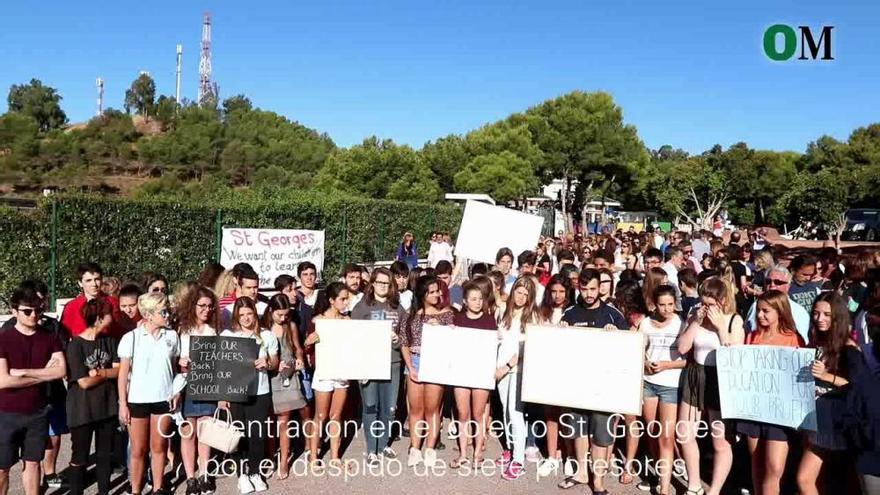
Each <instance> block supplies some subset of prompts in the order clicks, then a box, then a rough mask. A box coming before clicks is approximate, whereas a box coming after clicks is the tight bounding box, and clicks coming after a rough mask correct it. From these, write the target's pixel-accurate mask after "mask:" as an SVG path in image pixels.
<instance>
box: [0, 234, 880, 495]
mask: <svg viewBox="0 0 880 495" xmlns="http://www.w3.org/2000/svg"><path fill="white" fill-rule="evenodd" d="M452 252H453V250H452V247H451V242H450V239H449V236H448V234H447V235H444V234H442V233H435V234H434V236H433V239H432V242H431V244H430V250H429V256H428V258H429V266H427V267H424V268H422V267H419V266H418V256H419V254H420V252H419V251H418V249H417V247H416V244H415V240H414V238H413V236H412V234H409V233H407V234H406V235H405V236H404V238H403V240H402V242H401V244H400V248H399V249H398V252H397V256H396V261H395V262H394V263H393V264H391V265H390V267H388V268H385V267H377V268H374V269H372V270H367V269H366V268H364V267H363V266H359V265H356V264H349V265H346V266H345V268H344V269H343V270H342V272H341V273H340V274H338V275H339V276H338V279H337V278H336V277H328V276H326V274H324V275H325V276H324V277H323V278H324V281H319V279H320V278H321V275H322V274H320V273H318V272H317V269H316V267H315V265H313V264H312V263H309V262H304V263H302V264H300V265H299V266H298V268H297V271H296V273H290V274H285V275H281V276H278V277H277V278H276V279H275V281H274V290H273V291H263V292H261V291H260V287H259V280H260V275H259V274H258V273H256V272H255V271H254V269H253V267H251V266H250V265H248V264H246V263H241V264H238V265H235V266H234V267H223V266H220V265H218V264H215V263H212V264H209V265H208V266H206V267H205V268H204V270H203V272H202V273H201V275H200V276H199V278H198V279H197V280H192V281H176V282H178V283H177V284H176V285H173V286H172V284H171V283H170V282H169V281H168V280H167V279H166V278H165V277H164V276H162V275H160V274H156V273H147V274H144V277H143V279H142V280H140V281H137V282H136V283H132V282H124V283H123V282H120V280H118V279H116V278H114V277H111V276H109V275H110V274H105V273H104V272H103V270H102V269H101V267H100V266H99V265H98V264H96V263H91V262H90V263H84V264H82V265H80V266H79V267H78V270H77V273H76V277H77V283H78V285H79V287H80V289H81V293H80V294H79V295H77V297H76V298H74V299H73V300H71V301H70V302H68V303H67V304H66V305H65V306H64V309H63V312H62V314H61V315H60V318H59V319H54V318H50V317H49V316H47V315H46V314H45V313H44V312H45V311H46V310H47V306H48V300H47V296H48V289H47V287H46V285H45V284H44V283H42V282H40V281H35V280H27V281H24V282H22V283H21V284H20V286H19V287H18V288H17V289H16V290H15V291H14V293H13V294H12V296H11V298H10V300H9V302H10V306H11V308H12V319H10V320H8V321H7V322H6V323H5V324H4V326H3V328H2V330H0V494H5V493H6V491H7V489H8V486H9V473H10V469H11V468H13V467H14V466H15V465H16V464H18V463H19V462H20V463H21V464H22V466H23V470H22V473H23V474H22V476H23V484H24V487H25V490H26V492H27V493H28V494H29V495H32V494H37V493H39V492H40V489H41V486H48V487H49V488H58V487H60V486H62V484H63V483H65V484H67V485H68V486H69V489H70V492H71V493H73V494H74V495H79V494H81V493H83V491H84V489H85V488H86V486H87V485H88V484H89V483H90V480H89V476H88V475H87V467H88V466H89V464H90V462H91V461H90V459H91V458H90V455H91V453H92V451H93V450H94V453H95V456H94V463H95V470H94V477H95V479H96V483H97V489H98V493H99V494H106V493H109V491H110V480H111V476H112V474H113V473H114V472H116V473H120V474H123V473H124V474H126V475H127V478H128V483H129V493H131V494H134V495H140V494H141V493H144V491H145V487H146V486H147V485H148V484H149V485H150V486H151V489H152V492H153V493H156V494H160V495H161V494H164V493H170V490H171V487H170V486H169V483H168V480H167V477H166V473H167V472H168V471H169V467H170V466H177V465H182V466H183V470H184V472H185V476H186V482H185V493H186V494H187V495H210V494H212V493H214V491H215V490H216V482H215V479H216V476H217V473H212V472H211V469H210V468H209V464H210V461H211V459H212V458H214V457H216V456H218V455H220V453H219V452H217V451H212V449H211V447H209V446H208V445H206V444H205V443H202V442H201V441H200V440H199V436H198V432H199V431H200V429H199V425H200V424H201V423H203V422H205V421H208V420H210V419H211V418H213V417H214V415H215V413H217V412H218V411H226V412H228V413H229V415H230V416H231V418H234V419H235V420H237V421H240V422H241V423H242V424H251V423H259V424H263V423H266V422H274V424H275V425H276V427H277V433H278V434H276V435H272V434H269V432H267V431H264V430H262V429H259V428H257V429H253V428H245V431H244V433H245V437H244V439H243V440H242V442H241V443H240V445H239V448H238V450H237V451H236V452H235V454H234V456H235V457H236V458H237V459H238V460H239V461H240V462H239V463H238V464H237V466H238V467H237V471H236V473H235V475H236V476H237V478H238V489H239V491H240V492H241V493H251V492H261V491H265V490H267V489H268V481H269V480H268V479H267V473H266V472H265V470H264V469H263V467H264V466H265V462H266V461H267V460H268V461H269V462H270V463H272V465H273V470H274V474H275V476H277V477H278V478H279V479H284V478H287V477H288V476H289V475H290V463H291V461H292V443H293V442H301V443H302V444H303V445H304V449H305V453H304V457H305V458H306V459H307V461H308V462H309V465H310V466H312V467H316V468H317V467H321V466H323V465H324V464H325V458H327V459H326V464H327V465H329V466H334V467H336V468H337V469H340V470H345V469H347V466H346V463H345V462H344V461H343V451H342V445H343V442H342V440H343V438H342V437H343V435H344V433H343V429H342V428H340V427H339V426H340V424H341V423H342V422H344V421H346V420H350V419H356V420H357V421H359V422H360V424H361V425H362V426H363V448H364V456H365V462H366V463H367V464H368V465H371V466H375V465H381V464H382V463H383V462H389V461H391V460H396V459H398V455H399V454H398V453H397V451H396V450H395V448H394V445H395V444H396V442H400V441H401V439H402V438H408V442H407V443H408V444H407V445H406V447H405V451H404V452H402V453H401V454H400V456H401V457H400V459H401V460H402V461H403V460H405V463H406V465H407V466H410V467H416V466H434V465H435V464H436V463H438V462H440V459H439V457H442V454H440V453H439V452H442V451H444V450H446V449H447V448H448V449H449V451H455V453H453V454H452V458H451V459H449V462H448V464H449V466H450V467H451V468H453V469H463V468H468V469H474V470H478V469H483V468H484V467H485V466H486V465H487V464H489V465H491V466H494V467H496V468H497V469H499V470H500V472H501V476H502V478H503V479H505V480H509V481H514V480H517V479H519V478H520V477H522V476H523V474H524V473H526V472H527V470H529V469H534V470H535V471H536V474H537V475H538V476H541V477H550V476H560V478H561V479H560V480H559V482H558V486H559V488H560V489H572V488H577V487H587V486H589V487H590V488H591V489H592V491H593V493H597V494H604V493H607V490H606V485H605V479H606V478H607V477H608V474H609V471H611V470H610V469H609V467H610V466H612V465H613V461H614V460H619V461H621V463H622V464H621V465H622V466H623V470H622V472H621V473H620V479H619V481H620V483H622V484H632V483H636V481H637V479H638V481H639V483H638V484H639V488H640V489H643V490H645V491H651V492H653V493H657V494H670V493H674V488H673V486H672V479H673V474H674V473H675V466H676V465H678V464H677V463H680V465H681V466H683V469H682V472H681V473H680V474H683V478H684V479H686V480H687V487H686V490H687V494H688V495H701V494H703V493H709V494H711V495H716V494H719V493H721V491H722V488H723V487H724V486H725V483H726V482H728V477H729V474H730V472H731V468H732V466H733V464H734V460H735V455H736V452H737V449H736V448H735V447H736V446H737V444H738V442H744V443H745V445H746V447H747V451H748V454H749V456H750V466H751V469H750V472H751V480H752V486H750V487H741V488H748V489H750V490H751V491H752V493H753V494H755V495H772V494H776V493H780V491H781V490H783V487H784V485H785V482H786V481H785V479H786V476H787V475H788V478H789V479H792V480H793V481H794V484H795V485H796V489H797V490H798V491H799V492H800V493H805V494H809V493H833V492H836V491H837V490H832V489H830V488H829V484H828V480H829V479H834V480H835V483H839V484H838V485H837V487H838V488H839V487H840V486H857V487H858V486H860V487H861V489H862V490H863V492H864V493H869V494H878V493H880V436H878V434H880V347H876V346H875V343H874V342H875V339H876V338H878V332H880V269H878V260H877V258H876V255H875V254H872V253H870V252H864V253H858V254H856V255H853V256H846V257H842V256H841V254H840V253H839V252H838V250H836V249H834V248H829V249H825V250H822V251H821V252H819V253H817V255H814V254H810V253H789V252H786V251H785V250H784V249H781V248H779V247H777V246H773V245H771V244H770V243H769V242H768V241H767V240H766V239H765V238H764V236H763V233H762V232H760V231H755V232H750V233H748V234H747V235H745V236H743V237H742V238H741V237H740V235H739V234H738V233H737V232H734V233H729V234H728V235H725V236H724V237H723V238H722V237H718V236H716V235H714V233H712V232H708V231H697V232H694V233H690V234H688V233H683V232H672V233H669V234H663V233H661V232H654V231H652V230H650V229H649V230H648V231H646V232H638V233H637V232H635V231H629V232H621V231H618V232H614V233H611V234H602V235H589V236H575V235H568V236H561V237H558V238H546V239H545V238H541V239H540V241H539V244H538V245H537V246H536V247H535V249H534V250H531V251H525V252H522V253H517V254H515V253H513V252H511V250H509V249H506V248H502V249H500V250H499V251H498V254H497V257H496V259H495V263H494V264H487V263H473V262H469V261H468V260H462V259H459V260H455V259H454V257H453V256H452ZM172 289H173V290H172ZM264 289H265V288H264ZM270 292H271V293H270ZM320 319H352V320H391V321H392V328H393V332H394V335H393V336H392V338H391V341H390V344H389V345H390V346H391V356H392V357H391V360H390V363H389V366H390V377H391V379H390V380H368V381H349V380H331V379H315V377H314V376H313V375H312V372H313V371H314V369H315V367H316V353H315V348H316V346H317V345H319V344H320V341H321V338H320V335H319V334H318V333H317V332H316V331H315V321H316V320H320ZM438 324H439V325H450V326H452V327H454V328H455V327H467V328H476V329H482V330H486V331H491V332H495V333H496V334H497V338H498V354H497V361H496V373H495V379H496V387H495V388H494V389H491V390H487V389H478V388H466V387H447V386H444V385H440V384H434V383H426V382H422V381H421V380H420V379H419V365H420V355H421V343H422V332H423V328H424V326H425V325H438ZM531 324H541V325H559V326H568V327H587V328H599V329H605V330H608V331H634V332H640V333H642V334H643V335H644V341H645V356H646V359H645V367H644V380H643V407H642V414H641V417H639V416H634V415H620V414H614V411H587V410H576V409H570V408H563V407H556V406H552V405H541V404H530V403H524V402H523V401H522V400H521V394H520V381H521V377H520V371H521V369H522V359H523V341H524V338H525V333H526V328H527V326H528V325H531ZM217 335H219V336H227V337H236V338H241V339H252V340H254V341H255V342H256V343H257V345H258V347H259V354H258V356H257V358H256V359H255V361H254V363H253V367H254V369H255V383H254V386H253V387H252V388H251V389H252V392H253V394H252V395H250V396H249V398H248V399H247V400H246V401H244V402H231V401H218V402H210V401H200V400H195V399H193V398H192V397H188V396H187V393H186V380H187V373H188V371H189V368H190V364H191V355H190V344H191V340H192V338H193V337H200V336H217ZM732 345H775V346H788V347H811V348H814V349H815V350H816V358H815V361H813V363H812V365H811V368H810V372H811V373H812V375H813V377H814V380H815V383H816V408H817V411H818V413H817V417H818V418H819V424H818V429H817V431H809V432H807V431H797V430H793V429H791V428H787V427H782V426H778V425H773V424H769V423H762V422H758V421H740V420H737V421H731V420H729V419H723V418H722V411H721V405H720V399H719V389H718V373H717V369H716V361H715V352H716V351H717V350H718V349H719V348H721V347H722V346H732ZM589 379H590V377H560V380H570V383H571V386H572V387H577V383H578V382H579V381H581V380H589ZM609 386H613V384H610V385H609ZM358 403H359V405H360V414H355V416H356V417H354V418H349V417H346V415H352V411H353V408H352V404H358ZM493 418H495V419H496V420H497V421H498V422H499V423H500V424H502V425H503V428H501V431H500V433H499V435H498V436H499V437H500V439H501V446H502V449H503V452H502V455H501V456H500V457H499V458H498V459H494V460H487V459H485V458H484V455H485V452H486V445H487V442H488V440H489V438H490V435H491V434H493V428H492V426H491V425H492V424H493V421H492V419H493ZM445 419H446V421H444V420H445ZM449 420H452V421H449ZM537 421H542V422H544V423H545V424H546V427H547V428H546V432H547V435H546V436H544V437H543V438H538V437H537V436H536V434H535V431H536V429H535V428H532V427H531V424H532V423H534V422H537ZM395 422H398V423H399V424H402V428H398V429H395V428H394V424H395ZM291 424H301V425H302V426H303V427H302V428H300V429H291V428H289V426H290V425H291ZM444 424H446V425H447V426H448V429H449V430H451V432H452V433H454V438H455V445H452V446H450V447H447V446H445V445H444V444H443V441H442V440H443V435H442V431H443V428H444ZM645 425H657V427H656V428H655V429H654V430H652V434H646V431H647V430H646V428H645ZM707 425H708V430H709V431H710V435H708V441H702V440H701V438H703V437H702V436H701V434H700V433H701V431H703V430H706V427H707ZM376 426H378V427H376ZM183 432H185V434H183ZM290 432H296V433H290ZM64 435H69V444H70V449H71V455H70V466H69V469H68V470H67V472H66V476H65V478H66V479H62V478H61V476H60V475H59V472H58V471H57V468H58V466H57V465H56V464H57V458H58V454H59V449H60V448H61V445H62V437H63V436H64ZM93 443H94V449H92V445H93ZM325 445H327V447H325ZM616 448H618V449H616ZM398 449H400V447H399V446H398ZM707 449H708V450H707ZM709 450H711V452H709ZM325 451H326V453H325ZM640 453H645V454H647V456H648V457H649V458H650V459H652V460H653V463H652V464H651V465H652V466H653V467H652V469H649V470H645V471H637V470H634V469H633V468H632V466H633V465H634V462H633V461H634V460H635V459H636V458H637V457H638V456H639V455H640ZM707 455H708V456H711V458H712V463H711V464H712V466H711V471H710V473H708V476H705V477H704V475H703V473H702V472H701V468H702V467H704V466H703V464H702V463H701V461H700V458H701V456H707ZM832 464H833V465H839V466H845V467H846V469H844V470H841V471H839V472H834V473H830V472H828V469H826V468H827V466H829V465H832ZM787 469H788V470H792V469H793V471H789V472H786V470H787ZM704 479H705V480H707V486H708V488H707V489H706V488H704V486H703V480H704ZM840 483H842V484H840ZM850 483H852V484H850ZM704 490H705V492H704ZM845 491H846V490H845Z"/></svg>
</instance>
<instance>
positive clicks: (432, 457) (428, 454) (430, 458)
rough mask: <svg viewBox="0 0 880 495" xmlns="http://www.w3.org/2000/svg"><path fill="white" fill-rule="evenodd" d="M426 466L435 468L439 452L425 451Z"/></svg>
mask: <svg viewBox="0 0 880 495" xmlns="http://www.w3.org/2000/svg"><path fill="white" fill-rule="evenodd" d="M424 462H425V466H426V467H434V465H435V464H437V451H436V450H434V449H425V460H424Z"/></svg>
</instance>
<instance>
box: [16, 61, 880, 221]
mask: <svg viewBox="0 0 880 495" xmlns="http://www.w3.org/2000/svg"><path fill="white" fill-rule="evenodd" d="M155 88H156V85H155V83H154V81H153V80H152V79H151V78H150V76H149V75H147V74H141V75H139V76H138V77H137V78H136V79H135V80H134V81H133V82H132V84H131V86H130V87H129V89H128V90H126V92H125V99H124V107H125V108H124V110H123V111H120V110H114V109H108V110H106V111H105V112H104V113H103V115H101V116H100V117H95V118H93V119H91V120H90V121H89V122H87V123H84V124H81V125H70V124H69V122H68V119H67V116H66V114H65V112H64V110H63V107H62V103H63V99H62V96H61V95H60V94H59V93H58V91H57V90H56V89H54V88H52V87H50V86H48V85H45V84H43V82H41V81H39V80H36V79H33V80H31V81H30V82H27V83H23V84H17V85H13V86H12V87H11V88H10V90H9V94H8V98H7V102H8V107H9V110H8V111H7V113H5V114H3V115H0V192H2V193H4V194H5V195H17V196H28V195H31V196H32V195H36V194H38V193H39V192H40V191H41V190H42V189H43V188H46V187H51V188H56V189H58V190H61V191H78V192H80V191H85V192H92V193H100V194H108V195H126V196H135V197H147V196H171V197H174V196H185V197H189V198H194V197H195V198H198V197H211V196H212V195H218V194H223V193H225V192H228V191H230V190H232V189H236V188H252V189H257V190H267V191H272V190H279V189H294V190H306V189H307V190H315V191H319V192H320V191H334V192H341V193H344V194H348V195H352V196H364V197H373V198H381V199H394V200H413V201H423V202H434V201H438V200H440V199H441V198H442V195H443V193H445V192H473V193H486V194H489V195H491V196H492V197H493V198H495V199H496V200H498V201H499V202H503V203H509V204H512V205H517V204H522V201H524V199H525V198H527V197H529V196H534V195H536V194H537V193H538V192H539V191H540V188H541V186H542V185H544V184H548V183H550V182H551V181H553V180H561V181H563V184H564V193H562V194H560V197H559V198H558V204H557V206H558V207H559V208H561V209H562V210H563V211H564V212H566V213H569V214H573V216H574V217H577V216H578V212H580V211H581V209H582V207H583V205H584V203H585V201H586V200H587V199H589V198H593V197H602V196H603V195H604V196H608V197H613V198H615V199H618V200H620V201H622V202H623V204H624V205H625V206H626V208H627V209H646V210H654V211H657V212H658V213H660V214H661V215H663V216H664V217H666V218H670V219H671V218H676V217H679V218H682V219H686V218H688V217H690V218H696V216H697V215H698V214H699V212H700V211H701V208H698V206H701V207H702V206H703V205H705V204H709V203H712V202H718V203H719V204H723V205H724V207H726V208H727V209H728V210H729V211H730V213H731V217H732V220H733V221H734V222H736V223H739V224H757V223H769V224H775V225H781V224H783V223H787V224H788V225H793V224H797V223H798V222H799V221H800V220H802V219H808V220H813V221H817V222H831V221H833V220H834V218H836V216H837V215H838V214H839V213H840V212H842V211H843V210H844V209H845V208H847V207H854V206H876V205H878V204H880V123H875V124H871V125H869V126H866V127H860V128H858V129H855V130H853V132H852V133H851V135H850V136H849V138H848V139H847V140H846V141H838V140H836V139H834V138H832V137H829V136H818V137H817V138H816V140H815V141H813V142H811V143H806V144H805V149H804V151H803V152H802V153H801V152H796V151H790V152H776V151H766V150H756V149H752V148H750V147H749V146H748V144H746V143H737V144H734V145H732V146H730V147H729V148H727V149H724V148H722V147H721V146H720V145H715V146H713V147H712V148H711V149H709V150H707V151H705V152H703V153H701V154H699V155H690V154H688V153H686V152H684V151H682V150H680V149H677V148H675V146H674V145H665V146H662V147H660V148H659V149H657V150H651V149H648V148H647V147H646V146H645V145H644V143H643V142H642V141H641V139H640V138H639V135H638V131H637V129H636V128H635V126H634V125H632V124H631V123H628V122H626V121H625V119H624V113H623V109H622V108H620V106H618V105H617V104H616V103H615V102H614V99H613V97H612V95H610V94H608V93H601V92H582V91H574V92H571V93H568V94H565V95H562V96H559V97H557V98H553V99H550V100H547V101H545V102H542V103H539V104H537V105H535V106H533V107H531V108H528V109H524V110H523V111H521V112H517V113H514V114H512V115H510V116H508V117H507V118H505V119H503V120H500V121H497V122H491V123H487V124H486V125H484V126H482V127H480V128H479V129H475V130H473V131H471V132H468V133H466V134H463V135H458V134H452V135H449V136H444V137H439V138H437V139H435V140H432V141H429V142H428V143H425V145H424V146H422V147H421V148H420V149H415V148H412V147H410V146H407V145H402V144H398V143H395V142H394V141H393V140H392V139H389V138H383V137H377V136H369V137H367V138H365V139H364V140H363V142H361V143H360V144H357V145H354V146H351V147H348V148H341V147H339V146H337V145H336V144H335V143H334V142H333V140H332V139H331V138H330V136H328V135H327V134H326V133H321V132H320V131H318V130H315V129H310V128H308V127H306V126H304V125H302V124H300V123H298V122H296V121H293V120H290V119H289V118H287V117H285V116H282V115H279V114H276V113H274V112H271V111H268V110H263V109H260V108H256V107H255V106H254V105H253V103H252V102H251V101H250V100H249V99H248V98H247V97H246V96H245V95H236V96H233V97H230V98H227V99H225V100H223V101H220V102H218V101H212V100H209V101H208V102H207V103H205V104H203V105H201V106H200V105H196V104H194V103H191V102H182V103H181V104H178V103H177V102H176V101H175V100H174V98H173V97H169V96H167V95H156V89H155Z"/></svg>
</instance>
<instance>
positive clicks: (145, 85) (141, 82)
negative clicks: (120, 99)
mask: <svg viewBox="0 0 880 495" xmlns="http://www.w3.org/2000/svg"><path fill="white" fill-rule="evenodd" d="M155 107H156V82H155V81H153V78H152V77H150V75H149V74H147V73H146V72H142V73H141V74H140V75H139V76H138V77H137V79H135V80H134V81H133V82H132V83H131V87H130V88H128V89H127V90H125V111H126V112H128V113H131V111H132V109H134V111H135V113H136V114H138V115H141V116H143V117H150V116H152V115H153V112H154V110H155Z"/></svg>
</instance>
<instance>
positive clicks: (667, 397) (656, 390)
mask: <svg viewBox="0 0 880 495" xmlns="http://www.w3.org/2000/svg"><path fill="white" fill-rule="evenodd" d="M644 390H645V398H646V399H649V398H652V397H657V398H658V399H660V402H662V403H664V404H678V387H667V386H665V385H657V384H655V383H651V382H645V386H644Z"/></svg>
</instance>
